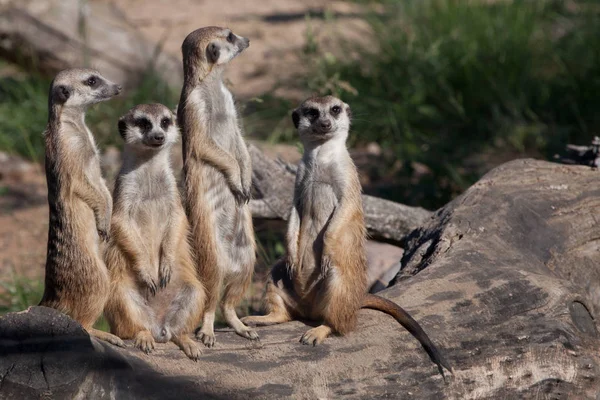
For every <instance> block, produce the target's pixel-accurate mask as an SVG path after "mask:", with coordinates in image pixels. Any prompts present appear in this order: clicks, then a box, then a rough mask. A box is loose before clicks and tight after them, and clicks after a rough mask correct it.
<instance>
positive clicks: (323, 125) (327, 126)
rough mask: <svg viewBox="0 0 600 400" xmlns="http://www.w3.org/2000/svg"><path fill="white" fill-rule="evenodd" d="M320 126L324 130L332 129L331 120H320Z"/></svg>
mask: <svg viewBox="0 0 600 400" xmlns="http://www.w3.org/2000/svg"><path fill="white" fill-rule="evenodd" d="M319 128H321V129H323V130H329V129H331V121H329V120H324V121H321V122H319Z"/></svg>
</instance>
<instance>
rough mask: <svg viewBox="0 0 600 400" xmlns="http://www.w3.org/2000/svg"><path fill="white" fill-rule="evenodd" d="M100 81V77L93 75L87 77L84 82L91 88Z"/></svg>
mask: <svg viewBox="0 0 600 400" xmlns="http://www.w3.org/2000/svg"><path fill="white" fill-rule="evenodd" d="M99 82H100V78H98V77H97V76H96V75H92V76H90V77H89V78H87V79H86V80H85V81H84V82H83V84H84V85H86V86H89V87H91V88H95V87H96V86H98V83H99Z"/></svg>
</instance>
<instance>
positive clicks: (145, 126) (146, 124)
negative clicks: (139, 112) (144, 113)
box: [133, 117, 152, 133]
mask: <svg viewBox="0 0 600 400" xmlns="http://www.w3.org/2000/svg"><path fill="white" fill-rule="evenodd" d="M133 124H134V125H135V126H137V127H138V128H140V130H141V131H142V133H148V132H150V130H151V129H152V122H150V120H149V119H148V118H144V117H142V118H137V119H136V120H135V121H134V122H133Z"/></svg>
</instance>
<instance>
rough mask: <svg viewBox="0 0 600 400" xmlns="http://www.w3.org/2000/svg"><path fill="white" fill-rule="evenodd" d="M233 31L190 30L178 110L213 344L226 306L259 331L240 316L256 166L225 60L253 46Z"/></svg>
mask: <svg viewBox="0 0 600 400" xmlns="http://www.w3.org/2000/svg"><path fill="white" fill-rule="evenodd" d="M249 42H250V41H249V40H248V39H247V38H244V37H240V36H237V35H235V34H234V33H233V32H231V30H229V29H226V28H219V27H207V28H201V29H198V30H195V31H194V32H192V33H190V34H189V35H188V36H187V37H186V38H185V40H184V42H183V45H182V46H181V49H182V53H183V71H184V84H183V89H182V92H181V99H180V101H179V108H178V110H177V120H178V122H179V126H180V128H181V132H182V139H183V173H184V191H185V196H184V197H185V207H186V212H187V216H188V219H189V222H190V225H191V232H192V247H193V250H194V251H195V254H196V257H197V263H198V271H199V276H200V279H201V280H202V282H203V283H204V285H205V286H206V290H207V302H206V307H205V314H204V318H203V320H202V328H201V329H200V330H199V331H198V332H197V334H196V335H197V338H198V339H199V340H202V342H203V343H204V344H205V345H206V346H208V347H211V346H213V345H214V342H215V334H214V320H215V310H216V307H217V303H218V302H219V299H220V294H221V289H222V290H223V295H222V300H221V308H222V311H223V316H224V318H225V321H226V322H227V324H228V325H229V326H231V327H232V328H233V329H234V330H235V332H236V333H237V334H238V335H240V336H243V337H245V338H248V339H251V340H255V339H258V334H257V333H256V331H255V330H254V329H250V328H248V327H247V326H246V325H244V324H243V323H242V322H241V321H240V320H239V318H238V316H237V314H236V312H235V306H236V305H238V304H239V302H240V300H241V298H242V296H243V295H244V292H245V291H246V289H247V288H248V285H249V284H250V280H251V278H252V273H253V271H254V262H255V258H256V256H255V243H254V234H253V231H252V216H251V214H250V208H249V207H248V205H247V203H248V201H249V199H250V188H251V184H252V168H251V165H250V154H249V153H248V148H247V147H246V143H245V142H244V139H243V136H242V129H241V127H240V124H239V121H238V116H237V112H236V109H235V105H234V102H233V98H232V95H231V93H230V92H229V90H228V89H227V88H226V87H225V84H224V83H223V71H224V69H225V66H226V65H227V63H229V61H231V60H232V59H233V58H234V57H236V56H237V55H238V54H240V53H241V52H242V51H243V50H244V49H246V48H247V47H248V45H249Z"/></svg>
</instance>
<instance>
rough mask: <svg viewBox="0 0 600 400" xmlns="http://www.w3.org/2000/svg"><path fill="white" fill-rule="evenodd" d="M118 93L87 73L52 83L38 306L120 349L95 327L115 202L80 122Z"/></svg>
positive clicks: (104, 293) (104, 291) (71, 73)
mask: <svg viewBox="0 0 600 400" xmlns="http://www.w3.org/2000/svg"><path fill="white" fill-rule="evenodd" d="M120 92H121V87H120V86H119V85H117V84H115V83H112V82H111V81H109V80H108V79H106V78H104V77H103V76H102V75H100V73H99V72H98V71H96V70H93V69H87V68H73V69H67V70H64V71H61V72H59V73H58V74H57V75H56V77H55V78H54V80H53V81H52V84H51V87H50V95H49V96H48V125H47V126H46V130H45V132H44V141H45V146H46V165H45V166H46V181H47V183H48V205H49V207H50V223H49V226H48V249H47V258H46V272H45V280H44V295H43V296H42V300H41V301H40V305H41V306H46V307H52V308H55V309H57V310H59V311H61V312H63V313H65V314H67V315H69V316H70V317H72V318H73V319H75V320H76V321H78V322H79V323H80V324H81V325H82V326H83V328H84V329H85V330H86V331H88V332H89V333H90V334H91V335H92V336H95V337H97V338H99V339H103V340H106V341H108V342H110V343H112V344H115V345H117V346H124V344H123V341H122V340H121V339H119V338H118V337H116V336H114V335H111V334H109V333H106V332H102V331H99V330H97V329H94V328H93V325H94V323H95V322H96V320H97V319H98V317H99V316H100V315H101V314H102V309H103V308H104V304H105V302H106V299H107V297H108V293H109V277H108V271H107V269H106V265H105V264H104V261H103V260H102V243H101V240H102V241H106V240H107V239H108V233H109V231H110V215H111V210H112V200H111V196H110V192H109V190H108V188H107V187H106V183H105V182H104V179H103V178H102V173H101V171H100V157H99V154H98V148H97V147H96V142H95V140H94V136H93V135H92V133H91V132H90V130H89V129H88V127H87V125H86V124H85V113H86V110H87V108H88V107H89V106H91V105H93V104H96V103H99V102H101V101H105V100H108V99H110V98H112V97H113V96H116V95H118V94H119V93H120Z"/></svg>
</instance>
